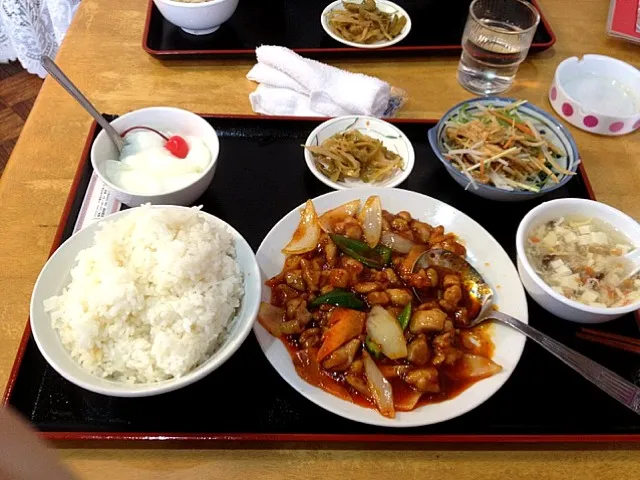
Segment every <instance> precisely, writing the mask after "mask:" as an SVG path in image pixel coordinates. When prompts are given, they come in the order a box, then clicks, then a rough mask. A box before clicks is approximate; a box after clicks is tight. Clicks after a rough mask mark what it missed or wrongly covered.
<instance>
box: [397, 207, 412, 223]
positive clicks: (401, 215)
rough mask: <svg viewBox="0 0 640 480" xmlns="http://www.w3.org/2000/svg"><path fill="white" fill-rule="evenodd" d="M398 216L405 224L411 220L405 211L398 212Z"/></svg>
mask: <svg viewBox="0 0 640 480" xmlns="http://www.w3.org/2000/svg"><path fill="white" fill-rule="evenodd" d="M398 216H399V217H400V218H403V219H405V220H406V221H407V222H410V221H411V220H413V219H412V218H411V214H410V213H409V212H407V211H406V210H402V211H401V212H398Z"/></svg>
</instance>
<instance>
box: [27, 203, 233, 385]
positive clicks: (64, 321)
mask: <svg viewBox="0 0 640 480" xmlns="http://www.w3.org/2000/svg"><path fill="white" fill-rule="evenodd" d="M135 210H137V211H136V212H130V213H129V214H128V215H125V216H121V217H120V218H117V219H116V220H113V221H106V222H104V223H102V224H101V225H100V226H99V227H98V229H97V231H96V233H95V237H94V242H93V245H91V246H90V247H88V248H85V249H84V250H81V251H80V252H79V253H78V255H77V256H76V263H75V265H74V266H73V268H72V269H71V272H70V275H71V281H70V282H69V283H68V284H67V285H66V286H65V287H64V289H63V290H62V292H61V293H60V294H59V295H57V296H53V297H50V298H47V299H46V300H44V302H43V305H44V310H45V312H47V313H48V314H49V315H50V318H51V324H52V326H53V328H54V329H55V331H56V332H57V333H58V336H59V338H60V341H61V342H62V345H63V346H64V348H65V350H66V351H67V352H68V353H69V355H70V356H71V357H72V358H73V360H74V361H75V362H77V363H78V364H79V365H80V366H81V367H82V368H83V369H84V370H86V371H88V372H89V373H91V374H92V375H95V376H98V377H101V378H104V379H108V380H111V381H115V382H123V383H128V384H148V383H154V382H162V381H164V380H169V379H175V378H180V377H182V376H184V375H186V374H187V373H188V372H190V371H192V370H193V369H195V368H196V367H198V366H199V365H201V364H202V363H203V362H205V361H206V360H207V359H208V358H209V357H210V356H211V355H212V354H213V353H214V352H215V351H216V349H218V348H219V347H220V345H221V343H222V342H223V341H224V340H225V337H226V335H227V333H228V330H229V328H230V327H231V325H230V323H231V320H232V319H233V318H234V315H235V314H236V312H237V310H238V309H239V307H240V305H241V301H242V297H243V291H244V290H243V275H242V272H241V269H240V267H239V264H238V262H237V261H236V258H235V257H236V247H235V242H234V238H233V235H232V232H230V231H229V230H230V229H227V228H225V225H224V224H222V222H220V224H215V223H213V222H211V221H209V220H208V219H207V218H206V214H203V213H201V212H200V211H199V209H198V208H191V209H183V208H180V209H175V208H174V209H171V208H158V207H149V206H143V207H140V208H139V209H135ZM236 235H237V234H236ZM32 320H33V318H32ZM45 356H46V355H45Z"/></svg>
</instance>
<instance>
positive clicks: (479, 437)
mask: <svg viewBox="0 0 640 480" xmlns="http://www.w3.org/2000/svg"><path fill="white" fill-rule="evenodd" d="M199 115H200V116H202V117H204V118H211V119H239V120H267V121H286V120H296V121H300V120H302V121H320V122H321V121H324V120H326V119H325V118H319V117H292V116H260V115H245V114H241V115H235V114H220V115H219V114H199ZM388 121H390V122H391V123H397V124H403V123H425V124H427V123H429V124H434V123H437V122H438V120H434V119H424V118H420V119H411V118H396V119H390V120H388ZM97 128H98V124H97V123H96V122H93V124H92V125H91V128H90V129H89V132H88V134H87V140H86V142H85V145H84V148H83V150H82V154H81V157H80V159H81V161H80V162H78V167H77V168H76V172H75V174H74V178H73V181H72V183H71V188H70V189H69V193H68V195H67V199H66V202H65V206H64V208H63V210H62V214H61V216H60V221H59V224H58V229H57V231H56V234H55V237H54V240H53V243H52V245H51V249H50V251H49V257H50V256H51V255H53V253H54V252H55V251H56V249H57V248H58V246H60V244H61V241H62V235H63V233H64V230H65V227H66V225H67V222H68V221H69V215H70V213H71V207H72V205H73V201H74V199H75V198H76V194H77V190H78V186H79V184H80V178H81V177H82V173H83V171H84V168H85V166H86V163H87V161H88V159H89V155H90V151H91V145H92V143H93V138H94V136H95V133H96V130H97ZM578 169H579V172H580V175H581V177H582V179H583V181H584V183H585V187H586V189H587V193H588V195H589V198H590V199H592V200H595V194H594V192H593V188H592V186H591V182H590V181H589V177H588V176H587V172H586V170H585V168H584V164H583V163H580V165H579V167H578ZM636 321H637V322H638V323H639V325H640V311H638V312H636ZM30 336H31V326H30V323H29V320H28V319H27V323H26V326H25V329H24V332H23V334H22V338H21V340H20V344H19V346H18V350H17V353H16V357H15V360H14V363H13V367H12V368H11V373H10V374H9V380H8V381H7V386H6V388H5V391H4V394H3V396H2V402H1V403H0V406H2V407H6V406H8V405H9V399H10V397H11V395H12V393H13V390H14V387H15V384H16V381H17V378H18V372H19V370H20V366H21V364H22V361H23V359H24V354H25V351H26V348H27V343H28V341H29V337H30ZM40 436H41V437H43V438H44V439H46V440H49V441H56V442H65V443H67V442H72V441H81V442H92V443H97V442H101V441H107V442H118V443H121V442H133V443H141V442H142V443H157V442H159V441H161V442H163V443H166V442H182V443H185V444H195V443H196V442H202V443H207V444H214V443H216V442H217V443H221V442H249V443H261V442H283V443H284V442H296V443H300V442H302V443H305V442H307V443H323V442H326V443H361V444H380V443H389V444H425V445H426V444H436V443H446V444H472V443H481V444H485V445H486V444H527V443H545V444H560V443H579V444H595V443H637V442H640V434H596V435H584V434H582V435H580V434H558V435H541V434H532V435H526V434H524V435H523V434H517V435H509V434H504V435H493V434H488V435H484V434H460V435H452V434H445V435H443V434H436V435H428V434H427V435H400V434H339V433H338V434H297V433H296V434H292V433H274V434H271V433H264V434H262V433H219V434H216V433H175V432H172V433H162V432H71V431H44V432H40Z"/></svg>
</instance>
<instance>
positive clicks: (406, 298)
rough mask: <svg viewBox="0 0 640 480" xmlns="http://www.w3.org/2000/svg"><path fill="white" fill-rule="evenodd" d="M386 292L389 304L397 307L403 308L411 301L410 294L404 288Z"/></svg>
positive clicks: (411, 296)
mask: <svg viewBox="0 0 640 480" xmlns="http://www.w3.org/2000/svg"><path fill="white" fill-rule="evenodd" d="M386 292H387V295H389V299H390V300H391V303H392V304H393V305H396V306H398V307H404V306H405V305H406V304H407V303H411V300H412V299H413V295H411V292H410V291H409V290H407V289H404V288H388V289H387V290H386Z"/></svg>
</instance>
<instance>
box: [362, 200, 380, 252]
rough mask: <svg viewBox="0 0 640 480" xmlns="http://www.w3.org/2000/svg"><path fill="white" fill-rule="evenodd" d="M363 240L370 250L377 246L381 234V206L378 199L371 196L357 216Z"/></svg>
mask: <svg viewBox="0 0 640 480" xmlns="http://www.w3.org/2000/svg"><path fill="white" fill-rule="evenodd" d="M358 221H359V222H360V225H361V226H362V232H363V234H364V239H365V241H366V242H367V245H369V246H370V247H371V248H373V247H375V246H376V245H378V242H379V241H380V234H381V233H382V204H381V203H380V197H378V196H377V195H373V196H371V197H369V198H367V201H366V202H364V206H363V207H362V210H361V211H360V215H358Z"/></svg>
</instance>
